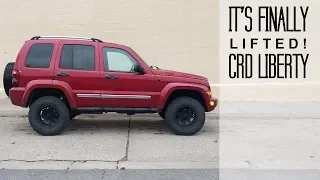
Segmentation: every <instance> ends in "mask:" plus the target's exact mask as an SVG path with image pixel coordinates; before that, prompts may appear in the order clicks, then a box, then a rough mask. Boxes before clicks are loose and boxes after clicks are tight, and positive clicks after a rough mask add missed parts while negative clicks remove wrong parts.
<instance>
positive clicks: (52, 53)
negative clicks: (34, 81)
mask: <svg viewBox="0 0 320 180" xmlns="http://www.w3.org/2000/svg"><path fill="white" fill-rule="evenodd" d="M38 44H49V45H53V48H52V52H51V56H50V61H49V66H48V67H30V66H27V64H26V63H27V59H28V56H29V54H30V51H31V48H32V46H34V45H38ZM54 48H55V44H54V43H49V42H47V43H42V42H39V43H33V44H31V46H30V47H29V48H28V53H27V55H26V57H25V58H24V63H23V65H24V67H25V68H32V69H49V68H50V66H51V63H52V59H53V56H54Z"/></svg>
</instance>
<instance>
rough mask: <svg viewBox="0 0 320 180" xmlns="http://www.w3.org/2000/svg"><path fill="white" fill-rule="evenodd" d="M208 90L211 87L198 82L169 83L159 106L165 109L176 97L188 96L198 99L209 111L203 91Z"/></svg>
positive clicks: (163, 91) (161, 96)
mask: <svg viewBox="0 0 320 180" xmlns="http://www.w3.org/2000/svg"><path fill="white" fill-rule="evenodd" d="M208 90H209V89H208V88H207V87H205V86H202V85H197V84H180V83H172V84H169V85H167V86H166V87H165V88H164V89H163V90H162V92H161V95H160V101H159V104H158V108H159V109H161V110H162V111H165V110H166V108H167V106H168V104H170V102H172V101H173V100H174V99H176V98H178V97H183V96H186V97H191V98H194V99H196V100H197V101H198V102H199V103H200V104H201V105H202V106H203V108H204V109H205V110H206V111H207V105H206V101H205V97H204V95H203V92H207V91H208Z"/></svg>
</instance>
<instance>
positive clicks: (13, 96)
mask: <svg viewBox="0 0 320 180" xmlns="http://www.w3.org/2000/svg"><path fill="white" fill-rule="evenodd" d="M24 91H25V89H24V88H11V89H10V91H9V98H10V101H11V103H12V104H13V105H16V106H21V107H25V106H26V105H25V104H23V101H22V98H23V94H24Z"/></svg>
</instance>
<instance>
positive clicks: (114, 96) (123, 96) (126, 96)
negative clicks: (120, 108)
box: [101, 94, 151, 99]
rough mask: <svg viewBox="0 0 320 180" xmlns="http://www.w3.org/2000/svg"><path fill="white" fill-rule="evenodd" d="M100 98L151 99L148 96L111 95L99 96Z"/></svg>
mask: <svg viewBox="0 0 320 180" xmlns="http://www.w3.org/2000/svg"><path fill="white" fill-rule="evenodd" d="M101 98H107V99H151V96H148V95H113V94H101Z"/></svg>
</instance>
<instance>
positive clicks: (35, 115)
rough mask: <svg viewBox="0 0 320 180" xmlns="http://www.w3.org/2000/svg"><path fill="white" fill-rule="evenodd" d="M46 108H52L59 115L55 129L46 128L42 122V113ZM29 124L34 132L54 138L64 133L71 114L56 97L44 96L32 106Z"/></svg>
mask: <svg viewBox="0 0 320 180" xmlns="http://www.w3.org/2000/svg"><path fill="white" fill-rule="evenodd" d="M45 107H51V108H54V109H55V110H56V112H57V113H58V115H59V117H58V123H57V124H56V125H54V127H51V128H50V127H46V126H45V125H43V124H42V123H41V122H40V111H41V110H42V109H43V108H45ZM28 116H29V123H30V125H31V127H32V128H33V130H35V131H36V132H37V133H39V134H41V135H43V136H54V135H58V134H60V133H62V131H63V130H64V129H65V128H66V127H67V125H68V122H69V120H70V112H69V109H68V107H67V105H66V104H65V103H64V102H63V101H62V100H61V99H59V98H57V97H54V96H44V97H41V98H39V99H37V100H36V101H35V102H34V103H32V104H31V107H30V110H29V115H28Z"/></svg>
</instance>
